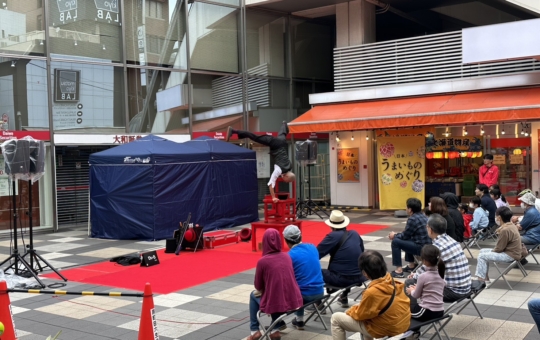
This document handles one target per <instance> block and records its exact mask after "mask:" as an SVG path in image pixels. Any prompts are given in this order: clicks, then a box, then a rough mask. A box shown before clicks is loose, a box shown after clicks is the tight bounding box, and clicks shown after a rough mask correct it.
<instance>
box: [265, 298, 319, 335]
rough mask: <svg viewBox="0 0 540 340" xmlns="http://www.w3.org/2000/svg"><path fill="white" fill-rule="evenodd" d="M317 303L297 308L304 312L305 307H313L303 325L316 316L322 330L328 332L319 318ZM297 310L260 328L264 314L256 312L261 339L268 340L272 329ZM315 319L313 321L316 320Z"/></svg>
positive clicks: (313, 302) (309, 303)
mask: <svg viewBox="0 0 540 340" xmlns="http://www.w3.org/2000/svg"><path fill="white" fill-rule="evenodd" d="M329 296H330V294H328V295H325V296H324V297H323V301H324V300H325V299H328V297H329ZM317 302H318V301H311V302H308V303H306V304H304V305H303V306H302V307H300V308H298V309H301V308H304V310H305V309H306V308H307V307H309V306H313V307H314V310H313V312H311V313H310V314H309V316H308V318H307V319H306V320H305V321H304V325H307V323H308V321H309V320H310V319H311V317H312V316H313V315H315V314H316V315H317V318H319V320H320V321H321V323H322V325H323V327H324V329H325V330H328V327H327V326H326V323H325V322H324V319H323V318H322V317H321V311H320V310H319V309H317ZM298 309H294V310H291V311H288V312H286V313H284V314H283V315H281V316H280V317H279V318H277V319H276V320H274V322H272V323H271V324H270V326H268V327H264V326H262V325H263V323H262V320H261V319H262V315H263V314H265V313H263V312H262V311H258V312H257V320H258V321H259V325H260V327H259V328H261V339H264V338H265V337H266V338H267V339H269V336H270V333H271V332H272V329H274V326H276V325H277V324H279V323H280V322H281V321H283V319H285V318H286V317H288V316H289V315H291V314H294V313H296V311H298ZM317 318H315V319H317Z"/></svg>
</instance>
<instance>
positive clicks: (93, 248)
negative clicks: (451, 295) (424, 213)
mask: <svg viewBox="0 0 540 340" xmlns="http://www.w3.org/2000/svg"><path fill="white" fill-rule="evenodd" d="M346 215H347V216H349V217H350V218H351V222H352V223H366V224H379V225H385V226H387V227H388V228H387V229H383V230H380V231H377V232H374V233H371V234H369V235H365V236H363V239H364V243H365V247H366V249H372V250H377V251H380V252H381V253H382V254H383V255H384V256H385V257H386V259H387V264H388V266H389V267H388V268H389V270H392V269H393V268H392V267H391V254H390V253H391V252H390V241H389V240H388V238H387V235H388V233H389V232H390V231H396V232H398V231H401V230H403V228H404V226H405V219H402V218H401V219H400V218H394V217H393V214H391V213H388V212H378V211H373V212H360V213H356V212H351V213H346ZM308 219H314V220H319V217H317V216H316V215H314V216H309V217H308ZM239 228H241V227H239ZM34 239H35V241H34V245H35V249H36V250H37V252H38V253H39V254H40V255H42V256H43V257H44V258H45V259H46V260H47V261H49V262H50V263H51V265H53V266H54V267H56V268H57V269H66V268H71V267H75V266H80V265H84V264H90V263H95V262H99V261H106V260H108V259H110V258H112V257H116V256H120V255H126V254H132V253H135V252H140V251H147V250H154V249H159V248H163V247H164V242H163V241H158V242H137V241H116V240H101V239H92V238H89V237H88V236H87V231H86V229H83V228H80V229H78V228H71V229H67V230H60V232H57V233H39V234H37V235H35V236H34ZM481 245H482V246H483V247H485V248H492V247H493V245H494V242H493V241H485V242H484V243H483V244H481ZM10 247H11V241H10V240H9V239H8V238H7V237H6V238H3V239H1V240H0V251H1V252H2V254H3V255H4V256H6V257H7V256H8V255H9V251H10ZM22 247H23V246H22V245H21V244H20V240H19V249H21V248H22ZM472 252H473V254H474V256H475V258H476V257H477V254H478V252H479V251H478V249H472ZM467 255H468V253H467ZM0 259H1V258H0ZM529 260H530V261H529V264H527V265H526V266H525V269H526V270H527V272H528V273H529V275H528V276H527V277H525V278H524V277H523V275H522V274H521V273H520V272H519V270H517V269H514V270H512V271H511V272H510V273H509V274H508V275H507V276H506V277H507V279H508V280H509V281H510V283H511V284H512V285H513V287H514V290H508V288H507V286H506V284H505V283H504V281H498V282H497V283H495V284H494V285H493V286H492V287H491V288H490V289H486V290H484V291H483V292H482V293H481V294H480V295H479V296H478V297H477V298H476V299H475V302H476V303H477V305H478V307H479V309H480V311H481V312H482V314H483V316H484V319H480V318H479V317H478V315H477V313H476V311H475V310H474V309H473V307H472V306H470V305H469V306H468V307H467V308H466V309H465V310H464V311H462V313H461V314H460V315H457V316H455V317H454V319H453V320H452V321H451V322H450V323H449V324H448V325H447V326H446V328H445V330H446V331H447V333H448V334H449V336H450V337H452V338H453V339H477V340H482V339H492V340H497V339H504V340H513V339H527V340H532V339H540V334H539V332H538V330H537V328H536V326H535V325H534V321H533V319H532V317H531V316H530V314H529V312H528V310H527V302H528V301H529V300H530V299H532V298H536V297H540V266H539V265H537V264H536V262H534V260H532V258H530V259H529ZM469 263H470V266H471V272H473V273H474V269H475V265H476V260H474V259H469ZM321 264H322V266H323V267H326V266H327V265H328V258H323V259H322V260H321ZM495 274H496V269H494V268H492V266H490V277H493V278H494V277H496V275H495ZM160 279H173V278H160ZM253 279H254V269H252V270H248V271H245V272H242V273H238V274H235V275H231V276H229V277H226V278H221V279H219V280H216V281H211V282H207V283H204V284H202V285H198V286H194V287H191V288H188V289H184V290H180V291H177V292H174V293H171V294H166V295H159V294H156V295H154V304H155V311H156V319H157V323H158V330H159V336H160V339H162V340H169V339H186V340H189V339H197V340H201V339H224V340H228V339H236V340H238V339H245V338H246V337H247V336H248V335H249V333H250V332H249V308H248V302H249V293H250V292H251V291H252V290H253ZM43 281H44V283H45V284H47V285H48V284H51V283H54V282H58V280H49V279H44V280H43ZM142 288H143V287H141V291H142ZM61 289H63V290H71V291H95V292H110V291H119V290H120V289H118V288H113V287H106V286H96V285H88V284H81V283H77V282H71V281H70V282H67V286H66V287H62V288H61ZM122 291H123V292H129V291H126V290H122ZM357 295H358V293H355V292H354V291H353V292H352V293H351V294H350V295H349V299H350V300H349V304H351V305H352V304H353V303H354V301H353V299H354V298H355V297H356V296H357ZM10 299H11V304H12V308H13V314H14V321H15V325H16V329H17V333H18V336H19V339H21V340H31V339H32V340H33V339H40V340H42V339H45V338H46V337H47V336H49V335H55V334H56V333H57V332H58V331H62V333H61V334H60V336H59V339H69V340H83V339H93V340H94V339H137V336H138V332H137V331H138V327H139V317H140V312H141V307H142V298H135V297H122V298H116V297H108V296H77V295H62V296H55V295H48V294H41V295H37V294H26V293H12V294H10ZM332 308H333V310H334V311H344V309H343V308H341V307H340V306H339V305H337V304H335V305H334V306H332ZM292 317H293V316H291V317H289V319H286V321H287V326H288V328H287V329H286V330H284V331H282V339H285V340H286V339H314V340H323V339H332V337H331V331H330V329H328V330H324V328H323V326H322V324H321V323H320V322H319V321H313V320H312V321H310V322H309V323H308V324H307V325H306V328H305V330H303V331H300V330H296V329H295V328H294V327H293V326H292V325H291V324H290V319H292ZM323 318H324V319H325V321H326V324H327V326H328V327H329V328H330V315H326V316H323ZM267 321H268V323H267V324H269V322H270V319H269V318H268V320H267ZM348 335H349V339H360V335H359V334H358V333H356V334H352V333H348ZM426 339H427V338H426Z"/></svg>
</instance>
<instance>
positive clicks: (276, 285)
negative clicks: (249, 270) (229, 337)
mask: <svg viewBox="0 0 540 340" xmlns="http://www.w3.org/2000/svg"><path fill="white" fill-rule="evenodd" d="M281 245H282V241H281V237H280V235H279V232H278V231H277V230H276V229H267V230H266V231H265V232H264V235H263V240H262V246H263V250H262V257H261V259H260V260H259V261H258V262H257V267H256V269H255V289H256V291H253V292H251V295H250V298H249V321H250V325H249V327H250V329H251V335H250V336H249V337H248V338H247V339H248V340H258V339H260V338H261V332H260V330H259V321H258V320H257V312H258V311H259V310H261V311H262V312H264V313H266V314H269V315H270V316H271V317H272V322H273V321H275V320H276V319H277V318H279V317H280V315H282V314H284V313H286V312H288V311H291V310H295V309H297V308H299V307H301V306H302V295H301V294H300V289H299V288H298V284H297V283H296V279H295V277H294V269H293V264H292V261H291V258H290V257H289V255H287V253H283V252H281ZM270 339H278V340H279V339H281V334H280V333H279V325H276V327H275V328H274V329H273V330H272V333H271V334H270Z"/></svg>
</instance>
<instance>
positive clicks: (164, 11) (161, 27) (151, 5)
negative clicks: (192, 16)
mask: <svg viewBox="0 0 540 340" xmlns="http://www.w3.org/2000/svg"><path fill="white" fill-rule="evenodd" d="M140 3H141V4H142V3H144V4H145V5H144V13H143V10H142V8H139V7H138V6H137V2H136V1H126V2H125V6H126V18H129V20H127V22H126V54H127V62H128V64H135V65H141V66H144V65H151V66H163V67H174V68H179V69H187V63H186V55H187V54H186V46H185V44H186V39H185V34H186V29H185V27H186V25H185V13H184V2H183V1H177V0H170V1H157V0H141V2H140Z"/></svg>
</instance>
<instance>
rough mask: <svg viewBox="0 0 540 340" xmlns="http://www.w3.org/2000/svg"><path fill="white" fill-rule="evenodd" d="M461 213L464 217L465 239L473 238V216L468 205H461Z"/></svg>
mask: <svg viewBox="0 0 540 340" xmlns="http://www.w3.org/2000/svg"><path fill="white" fill-rule="evenodd" d="M459 212H460V213H461V215H462V216H463V225H464V226H465V228H464V229H463V237H464V238H470V237H471V236H472V230H471V221H472V219H473V215H472V214H471V213H470V212H469V206H468V205H467V204H460V205H459Z"/></svg>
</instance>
